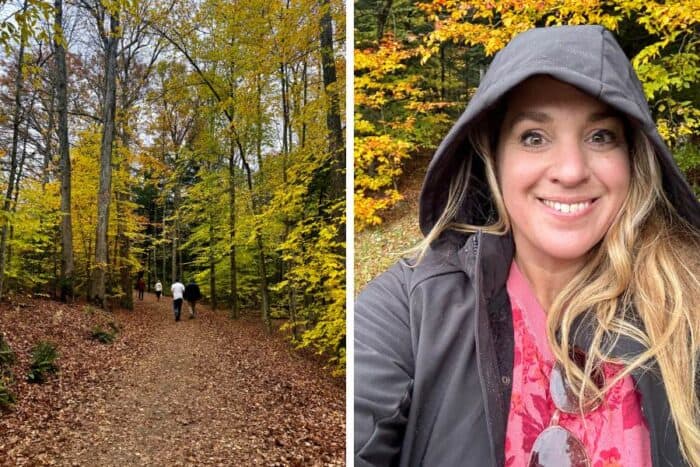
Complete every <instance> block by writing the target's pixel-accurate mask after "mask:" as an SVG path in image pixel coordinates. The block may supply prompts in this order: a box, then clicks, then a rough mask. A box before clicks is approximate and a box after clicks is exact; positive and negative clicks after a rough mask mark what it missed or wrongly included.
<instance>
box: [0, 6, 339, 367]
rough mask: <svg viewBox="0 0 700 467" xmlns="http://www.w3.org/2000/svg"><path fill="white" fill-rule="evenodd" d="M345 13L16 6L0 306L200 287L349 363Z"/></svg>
mask: <svg viewBox="0 0 700 467" xmlns="http://www.w3.org/2000/svg"><path fill="white" fill-rule="evenodd" d="M342 8H343V6H342V4H339V3H338V4H333V3H332V2H330V1H321V2H290V1H288V2H286V3H285V2H279V3H278V4H275V3H274V2H273V3H270V2H258V1H256V0H251V1H245V2H222V1H207V2H188V1H172V2H158V1H148V2H142V1H138V2H128V1H124V2H122V1H114V2H99V1H96V2H92V1H82V0H81V1H77V2H66V3H65V4H64V3H63V2H62V1H56V2H53V3H48V2H41V1H31V0H26V1H22V2H16V3H14V4H13V3H8V4H6V5H5V7H4V10H3V15H4V16H5V18H3V20H4V22H3V28H2V30H1V32H0V38H2V39H1V40H2V45H3V46H4V54H3V58H2V67H1V68H0V70H1V71H2V75H1V76H0V79H1V80H2V81H0V84H1V86H2V87H1V88H0V90H1V92H2V96H1V97H2V107H1V109H2V113H1V114H0V142H1V144H0V151H1V152H2V161H3V174H4V178H3V205H2V209H3V218H2V227H1V229H2V230H1V232H2V237H1V239H0V294H2V295H5V294H13V293H19V292H27V291H31V292H35V293H44V294H48V295H50V296H55V295H61V296H62V297H63V298H65V297H66V296H82V297H86V298H88V299H89V300H90V301H92V302H94V303H95V304H97V305H99V306H101V307H103V308H105V309H109V308H110V307H112V306H119V307H124V308H127V309H131V308H132V307H133V299H132V294H131V291H132V290H133V288H134V282H135V280H136V277H137V276H138V275H143V277H144V278H145V281H146V283H147V286H148V288H149V290H151V289H152V287H153V284H154V283H155V282H156V280H157V279H160V280H162V281H163V283H164V284H166V287H165V289H166V291H167V290H169V285H170V283H171V282H173V281H174V280H175V279H176V278H180V279H181V280H183V278H184V279H186V280H188V281H189V280H190V279H191V280H194V281H196V282H197V283H199V284H201V286H202V291H203V294H204V295H205V296H206V297H207V298H208V301H210V304H211V306H212V308H221V309H227V310H229V312H230V315H231V317H233V318H236V317H237V316H238V315H239V313H240V312H241V310H242V309H255V310H260V316H261V320H262V321H263V322H264V323H265V325H266V326H268V328H269V326H270V325H271V324H270V323H271V320H272V319H273V318H282V317H283V318H288V319H289V327H290V330H291V332H292V334H293V337H294V338H295V339H298V340H300V341H301V340H305V341H306V342H307V343H308V344H309V345H311V346H314V347H316V348H317V349H320V350H322V351H325V352H327V353H328V355H330V356H332V357H333V358H335V359H336V360H334V361H337V362H338V364H339V365H341V364H342V355H341V350H342V347H343V344H342V339H343V334H344V299H345V295H344V234H345V233H344V228H343V225H344V196H345V191H344V157H345V156H344V137H343V133H342V127H343V123H342V121H341V115H342V113H343V109H342V108H341V103H343V101H344V97H343V92H344V85H343V83H344V77H343V76H342V74H343V70H344V65H343V61H342V60H343V59H342V56H343V53H344V46H343V42H342V40H341V39H340V38H339V36H338V31H344V24H343V23H342V18H343V15H342V14H341V11H342ZM8 18H12V19H13V20H14V21H9V20H8Z"/></svg>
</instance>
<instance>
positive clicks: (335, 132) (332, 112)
mask: <svg viewBox="0 0 700 467" xmlns="http://www.w3.org/2000/svg"><path fill="white" fill-rule="evenodd" d="M321 6H322V7H323V8H324V9H325V11H324V13H323V16H322V17H321V63H322V66H323V87H324V90H325V92H326V95H327V96H328V99H329V103H328V109H327V110H326V126H327V128H328V132H329V138H328V147H329V151H330V155H331V157H330V158H329V162H330V164H329V166H328V168H329V169H330V173H329V174H328V175H327V176H328V180H329V182H330V192H331V198H332V199H337V198H340V197H341V196H344V194H345V151H344V149H343V148H344V142H343V129H342V126H341V123H340V103H339V102H338V91H337V89H336V82H337V78H336V70H335V55H334V53H333V21H332V18H331V12H330V1H329V0H321ZM343 236H344V233H343Z"/></svg>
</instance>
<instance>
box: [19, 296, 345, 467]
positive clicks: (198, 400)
mask: <svg viewBox="0 0 700 467" xmlns="http://www.w3.org/2000/svg"><path fill="white" fill-rule="evenodd" d="M171 303H172V301H171V300H170V299H169V298H161V300H160V302H157V301H156V300H155V296H153V295H150V294H147V295H146V297H145V300H144V301H139V300H135V309H134V311H133V312H122V313H121V314H120V315H119V316H118V318H119V319H118V320H117V321H118V324H119V326H121V327H122V330H121V332H120V334H119V337H118V339H124V340H126V341H127V343H128V346H125V347H124V349H123V350H120V352H126V355H122V360H121V363H118V364H117V365H116V366H117V369H116V370H113V371H112V372H110V373H109V374H108V375H107V376H106V377H104V378H102V379H101V380H96V381H95V382H94V384H93V385H92V387H91V388H90V393H91V394H90V395H88V396H87V397H85V398H84V400H83V401H82V402H81V403H75V404H71V402H70V401H68V402H67V403H66V404H64V405H63V406H62V407H61V408H60V415H59V416H58V417H57V418H58V420H59V421H63V423H61V424H58V425H59V426H58V427H57V429H56V434H55V438H56V443H59V444H61V448H60V451H58V452H55V453H54V455H55V457H54V455H51V456H41V457H39V458H38V459H40V460H41V461H42V463H47V464H53V463H56V464H61V465H100V466H117V465H118V466H125V465H169V466H170V465H172V466H176V465H227V466H228V465H235V466H247V465H269V466H287V465H289V466H297V465H298V466H310V465H319V466H320V465H344V449H345V447H344V445H345V443H344V438H345V426H344V412H345V409H344V389H343V388H342V386H341V385H340V384H339V383H338V381H334V380H332V378H330V377H328V376H327V374H326V373H327V372H328V371H329V370H321V369H320V368H319V367H320V365H319V364H318V362H313V361H311V360H309V359H308V358H305V357H303V356H302V355H300V354H299V353H297V352H294V351H293V350H291V349H290V348H289V344H287V343H286V342H283V341H282V340H281V338H280V337H279V336H276V337H273V338H271V337H269V336H267V335H266V334H265V333H264V331H263V330H262V329H261V327H260V325H259V324H258V322H256V321H253V320H247V321H246V320H241V321H232V320H230V319H228V318H227V317H226V315H225V312H222V311H218V312H216V313H214V312H212V311H211V310H209V309H208V308H206V307H203V306H198V307H197V317H196V319H193V320H190V319H188V315H189V313H188V311H187V310H186V306H183V313H182V320H181V321H179V322H175V320H174V318H173V313H172V311H171ZM77 399H80V397H78V398H77ZM59 405H61V404H59ZM66 423H67V426H66ZM44 444H46V443H44ZM25 455H26V454H25ZM22 459H24V460H27V461H29V462H28V463H29V464H34V463H35V462H34V461H36V460H37V459H36V458H35V459H34V461H32V460H31V459H29V458H23V457H21V456H19V457H15V461H18V460H22ZM20 463H22V462H20Z"/></svg>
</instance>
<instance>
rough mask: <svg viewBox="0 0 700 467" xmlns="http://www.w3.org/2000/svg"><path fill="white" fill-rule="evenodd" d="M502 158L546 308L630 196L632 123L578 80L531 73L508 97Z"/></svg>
mask: <svg viewBox="0 0 700 467" xmlns="http://www.w3.org/2000/svg"><path fill="white" fill-rule="evenodd" d="M496 165H497V173H498V180H499V186H500V187H501V192H502V195H503V201H504V204H505V207H506V210H507V211H508V218H509V219H510V224H511V231H512V234H513V239H514V241H515V244H516V245H517V248H516V251H515V261H516V262H517V263H518V265H519V266H520V268H521V270H522V271H523V273H524V274H525V275H526V276H527V277H528V279H529V280H530V283H531V284H532V286H533V288H534V291H535V295H536V296H537V298H538V300H539V302H540V304H541V305H542V307H543V308H544V309H545V310H546V309H548V308H549V306H550V305H551V303H552V301H553V299H554V296H555V295H556V294H557V293H558V291H559V290H561V289H563V288H564V287H563V286H564V285H565V284H567V283H568V282H569V281H570V280H571V278H572V277H573V276H574V275H575V274H576V272H578V271H579V270H581V267H582V265H583V264H584V263H585V261H586V254H587V253H588V251H589V250H590V249H591V248H592V247H593V246H594V245H596V244H597V243H598V242H599V241H600V240H601V239H602V238H603V236H604V235H605V233H606V232H607V231H608V229H609V228H610V225H611V224H612V222H613V221H614V219H615V218H616V217H617V216H618V214H619V212H620V207H621V206H622V203H623V202H624V200H625V197H626V196H627V191H628V188H629V181H630V161H629V156H628V145H627V142H626V140H625V125H624V123H623V120H622V119H621V118H620V117H618V116H615V114H614V113H613V112H609V111H608V107H607V106H606V105H605V104H603V103H602V102H600V101H599V100H597V99H594V98H592V97H590V96H589V95H587V94H585V93H583V92H581V91H579V90H578V89H577V88H575V87H573V86H571V85H568V84H565V83H562V82H560V81H556V80H554V79H552V78H549V77H546V76H537V77H534V78H530V79H529V80H527V81H525V82H524V83H522V84H520V85H519V86H517V87H516V88H515V89H514V90H513V91H512V92H511V93H510V97H509V98H508V99H507V110H506V113H505V117H504V120H503V124H502V125H501V131H500V135H499V140H498V150H497V154H496Z"/></svg>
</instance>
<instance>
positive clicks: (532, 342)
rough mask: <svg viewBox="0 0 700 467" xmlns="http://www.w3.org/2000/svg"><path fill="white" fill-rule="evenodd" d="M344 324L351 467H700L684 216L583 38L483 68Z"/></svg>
mask: <svg viewBox="0 0 700 467" xmlns="http://www.w3.org/2000/svg"><path fill="white" fill-rule="evenodd" d="M420 224H421V229H422V231H423V233H424V235H425V240H424V242H423V244H422V246H421V247H420V248H419V249H418V250H417V254H416V257H415V258H411V259H407V260H404V261H401V262H399V263H398V264H396V265H395V266H394V267H392V268H391V269H390V270H389V271H387V272H386V273H385V274H383V275H382V276H380V277H379V278H377V279H376V280H375V281H373V282H371V283H370V284H369V285H368V286H367V288H366V289H365V290H364V291H363V292H362V293H361V294H360V296H359V297H358V299H357V301H356V310H355V465H358V466H360V465H362V466H366V465H401V466H409V465H430V466H454V465H479V466H483V465H489V466H494V467H496V466H502V465H514V466H521V465H529V466H545V467H553V466H563V465H567V466H573V467H582V466H591V465H635V466H652V465H653V466H655V467H659V466H682V465H688V464H690V465H700V407H699V402H698V393H697V386H696V385H695V384H694V382H695V381H696V379H695V378H697V374H698V372H697V369H698V355H699V352H700V341H698V339H697V336H699V335H700V294H698V290H699V289H698V287H699V286H700V280H699V278H698V272H699V271H700V255H699V253H698V252H699V251H700V203H698V200H697V199H696V197H695V195H694V194H693V192H692V190H691V189H690V187H689V185H688V183H687V182H686V181H685V179H684V177H683V176H682V175H681V173H680V171H679V169H678V167H677V166H676V164H675V162H674V160H673V157H672V155H671V154H670V152H669V150H668V149H667V147H666V146H665V145H664V143H663V142H662V140H661V138H660V137H659V134H658V131H657V129H656V127H655V125H654V123H653V120H652V118H651V115H650V113H649V111H648V107H647V104H646V102H645V100H644V95H643V93H642V90H641V87H640V85H639V81H638V80H637V78H636V75H635V74H634V70H633V69H632V67H631V65H630V62H629V61H628V59H627V58H626V57H625V55H624V53H623V52H622V50H621V49H620V47H619V45H618V44H617V42H616V41H615V39H614V37H613V36H612V34H611V33H610V32H609V31H607V30H605V29H604V28H602V27H600V26H567V27H556V28H542V29H533V30H530V31H527V32H525V33H522V34H520V35H519V36H516V37H515V38H514V39H513V40H512V41H511V43H510V44H509V45H508V46H507V47H506V48H505V49H503V50H502V51H501V52H500V53H499V54H498V55H496V57H495V59H494V61H493V63H492V64H491V67H490V69H489V71H488V73H487V74H486V75H485V76H484V78H483V80H482V82H481V84H480V86H479V89H478V91H477V93H476V95H475V96H474V97H473V98H472V100H471V101H470V103H469V106H468V107H467V109H466V110H465V112H464V113H463V114H462V116H461V117H460V118H459V120H458V121H457V122H456V123H455V125H454V126H453V128H452V130H451V131H450V132H449V134H448V135H447V136H446V137H445V139H444V140H443V142H442V143H441V145H440V147H439V148H438V150H437V152H436V154H435V156H434V158H433V160H432V162H431V164H430V167H429V168H428V173H427V175H426V178H425V182H424V185H423V190H422V193H421V199H420Z"/></svg>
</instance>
